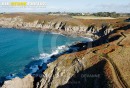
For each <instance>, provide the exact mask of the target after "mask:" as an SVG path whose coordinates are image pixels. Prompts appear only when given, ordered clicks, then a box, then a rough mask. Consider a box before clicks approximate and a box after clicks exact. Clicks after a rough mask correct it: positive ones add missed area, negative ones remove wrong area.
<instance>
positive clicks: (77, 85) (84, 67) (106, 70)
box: [0, 18, 130, 88]
mask: <svg viewBox="0 0 130 88" xmlns="http://www.w3.org/2000/svg"><path fill="white" fill-rule="evenodd" d="M2 19H4V20H2V21H1V20H0V24H1V25H2V26H6V27H7V26H8V25H9V24H10V23H11V22H13V21H12V20H11V21H10V23H6V24H4V22H8V21H5V18H2ZM8 19H9V18H8ZM12 19H14V18H12ZM16 19H19V21H17V23H19V22H21V23H22V20H21V18H16ZM6 20H7V19H6ZM14 23H15V24H14V25H15V26H14V25H13V27H16V28H17V27H20V28H28V27H29V26H25V24H26V25H27V24H30V23H24V22H23V23H22V24H21V25H22V27H21V26H16V25H17V24H16V22H14ZM7 24H8V25H7ZM11 24H12V23H11ZM23 24H24V25H23ZM50 24H51V25H49V27H48V28H50V27H53V28H55V29H56V30H63V31H65V32H66V31H67V30H66V27H67V28H68V31H70V30H73V31H75V29H73V28H70V29H69V27H68V26H66V24H65V23H62V22H58V23H53V22H51V23H50ZM31 25H33V26H34V25H35V26H34V27H37V26H36V25H38V22H37V21H35V22H34V23H31ZM45 25H47V24H44V25H42V26H39V27H42V28H43V29H44V28H45V27H47V26H45ZM52 25H53V26H52ZM61 25H62V26H61ZM10 27H12V25H11V26H10ZM29 28H30V27H29ZM42 28H41V29H42ZM109 29H111V28H109ZM77 30H78V29H77ZM86 30H87V31H86ZM95 30H96V29H95V27H93V26H90V27H87V28H85V30H84V31H85V32H86V33H89V32H90V33H92V34H93V35H97V36H98V39H97V40H95V41H92V42H88V43H78V44H75V45H73V46H71V47H73V48H78V52H76V51H75V52H73V53H69V54H63V55H61V56H59V57H58V58H57V60H55V61H54V62H52V63H50V64H48V68H47V69H46V70H45V71H44V72H43V75H42V78H38V79H37V78H34V79H33V77H32V76H29V77H28V76H27V77H25V78H23V79H19V78H15V79H13V80H11V81H6V82H5V83H4V85H3V86H2V88H11V87H12V88H32V87H33V88H128V87H130V76H129V74H130V68H129V66H130V58H129V57H130V54H129V52H130V40H129V38H130V25H120V26H119V27H118V28H115V29H114V30H113V31H112V32H110V31H109V30H108V28H107V26H105V25H102V27H101V29H100V30H98V31H95ZM75 32H77V31H75ZM67 33H69V32H67ZM18 86H19V87H18Z"/></svg>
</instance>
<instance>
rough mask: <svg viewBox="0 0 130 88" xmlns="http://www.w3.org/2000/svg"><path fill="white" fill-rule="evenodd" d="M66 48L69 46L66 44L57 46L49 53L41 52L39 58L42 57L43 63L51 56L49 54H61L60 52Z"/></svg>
mask: <svg viewBox="0 0 130 88" xmlns="http://www.w3.org/2000/svg"><path fill="white" fill-rule="evenodd" d="M68 49H69V48H68V47H67V46H65V45H62V46H58V47H57V48H56V50H52V53H51V54H48V53H42V54H40V56H39V59H43V60H44V63H47V61H48V60H49V59H50V58H51V56H53V55H57V54H61V53H62V52H64V51H66V50H68Z"/></svg>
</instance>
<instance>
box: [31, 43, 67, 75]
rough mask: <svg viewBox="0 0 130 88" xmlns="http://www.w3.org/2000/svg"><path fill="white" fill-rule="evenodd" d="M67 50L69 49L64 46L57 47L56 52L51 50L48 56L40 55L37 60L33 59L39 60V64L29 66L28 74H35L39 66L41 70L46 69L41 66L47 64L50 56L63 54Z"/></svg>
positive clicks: (46, 54) (45, 54)
mask: <svg viewBox="0 0 130 88" xmlns="http://www.w3.org/2000/svg"><path fill="white" fill-rule="evenodd" d="M67 50H69V47H67V46H65V45H62V46H58V47H57V49H56V50H54V51H53V50H52V53H51V54H48V53H42V54H40V56H39V58H36V59H35V58H33V60H34V59H35V60H40V63H37V64H35V65H32V66H30V68H29V70H30V72H29V74H33V73H35V72H37V71H38V70H39V68H38V67H39V66H40V67H42V69H43V70H45V68H46V67H44V66H45V65H43V64H45V63H46V64H47V63H49V60H50V59H52V56H54V55H59V54H61V53H63V52H64V51H67Z"/></svg>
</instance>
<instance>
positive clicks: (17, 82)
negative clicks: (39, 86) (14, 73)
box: [2, 75, 34, 88]
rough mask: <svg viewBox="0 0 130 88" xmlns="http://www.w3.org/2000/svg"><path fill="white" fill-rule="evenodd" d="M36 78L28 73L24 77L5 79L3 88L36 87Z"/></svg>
mask: <svg viewBox="0 0 130 88" xmlns="http://www.w3.org/2000/svg"><path fill="white" fill-rule="evenodd" d="M33 82H34V78H33V77H32V76H31V75H27V76H26V77H24V78H23V79H20V78H18V77H16V78H14V79H13V80H9V81H5V83H4V85H3V86H2V88H34V86H33Z"/></svg>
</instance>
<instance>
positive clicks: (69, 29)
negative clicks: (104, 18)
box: [0, 16, 113, 39]
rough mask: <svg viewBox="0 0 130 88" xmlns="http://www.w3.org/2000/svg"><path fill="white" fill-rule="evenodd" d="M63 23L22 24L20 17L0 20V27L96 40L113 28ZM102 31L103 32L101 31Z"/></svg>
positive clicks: (37, 22) (104, 25)
mask: <svg viewBox="0 0 130 88" xmlns="http://www.w3.org/2000/svg"><path fill="white" fill-rule="evenodd" d="M66 24H67V23H65V22H61V21H59V22H57V21H56V22H55V21H48V22H46V21H44V20H43V21H42V22H39V20H36V21H34V22H24V20H23V19H22V18H21V17H20V16H17V17H13V18H5V17H2V18H0V27H4V28H17V29H27V30H41V31H49V32H54V33H60V34H64V35H70V36H80V37H81V36H83V37H91V38H94V39H98V38H99V37H101V36H103V35H107V34H109V33H110V32H112V31H113V28H112V27H110V26H109V25H107V24H102V25H101V27H100V28H99V27H96V26H94V25H90V26H81V25H78V26H72V25H66ZM102 29H103V30H102Z"/></svg>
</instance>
